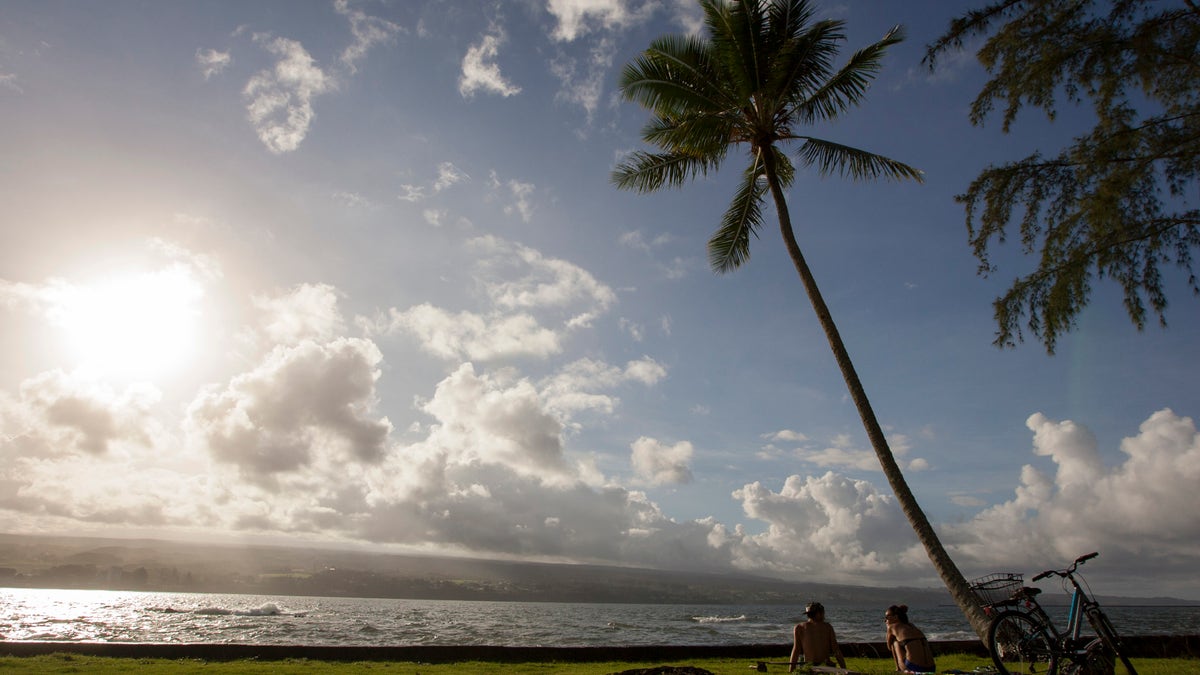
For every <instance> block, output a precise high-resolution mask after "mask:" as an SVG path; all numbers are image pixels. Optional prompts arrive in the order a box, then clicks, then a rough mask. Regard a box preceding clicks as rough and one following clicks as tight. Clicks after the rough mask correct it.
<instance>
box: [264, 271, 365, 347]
mask: <svg viewBox="0 0 1200 675" xmlns="http://www.w3.org/2000/svg"><path fill="white" fill-rule="evenodd" d="M251 302H252V303H253V304H254V306H255V307H256V308H257V309H258V310H259V311H260V312H262V315H263V321H262V323H261V324H260V326H261V329H260V330H261V332H262V334H263V336H264V337H265V338H266V339H267V340H269V341H270V342H271V343H272V344H288V345H291V344H297V343H299V342H301V341H304V340H316V341H318V342H323V341H327V340H331V339H333V338H334V337H336V336H338V335H341V334H343V333H344V332H345V329H346V326H345V322H344V321H343V319H342V315H341V312H340V311H339V310H338V306H337V303H338V293H337V289H335V288H334V287H332V286H330V285H328V284H300V285H299V286H296V287H295V288H293V289H291V290H290V291H288V292H287V293H284V294H281V295H278V296H265V295H257V296H253V297H252V298H251Z"/></svg>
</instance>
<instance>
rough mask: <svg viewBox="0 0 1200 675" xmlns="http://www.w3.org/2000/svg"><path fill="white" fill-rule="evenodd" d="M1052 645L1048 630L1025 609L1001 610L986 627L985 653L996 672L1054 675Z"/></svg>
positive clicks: (1055, 663)
mask: <svg viewBox="0 0 1200 675" xmlns="http://www.w3.org/2000/svg"><path fill="white" fill-rule="evenodd" d="M1054 644H1055V640H1054V636H1053V634H1052V633H1051V631H1050V630H1049V629H1048V628H1047V627H1046V626H1045V625H1043V624H1041V623H1039V622H1038V621H1036V620H1034V619H1033V617H1031V616H1029V615H1028V614H1026V613H1025V612H1020V611H1017V610H1008V611H1005V612H1001V613H1000V614H999V615H997V616H996V618H995V619H993V620H992V625H991V626H989V627H988V653H989V654H991V655H992V662H993V663H995V664H996V669H997V670H999V671H1000V675H1055V673H1056V672H1057V669H1058V654H1057V653H1056V652H1055V647H1054Z"/></svg>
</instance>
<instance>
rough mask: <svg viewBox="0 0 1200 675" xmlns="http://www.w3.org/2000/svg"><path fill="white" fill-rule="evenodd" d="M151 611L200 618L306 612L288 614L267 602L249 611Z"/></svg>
mask: <svg viewBox="0 0 1200 675" xmlns="http://www.w3.org/2000/svg"><path fill="white" fill-rule="evenodd" d="M151 611H155V612H162V613H164V614H197V615H200V616H304V615H305V614H307V612H293V613H288V612H284V611H283V610H281V609H279V606H278V605H276V604H275V603H273V602H267V603H263V604H261V605H259V606H258V607H251V608H250V609H229V608H227V607H215V606H213V607H199V608H197V609H176V608H174V607H153V608H151Z"/></svg>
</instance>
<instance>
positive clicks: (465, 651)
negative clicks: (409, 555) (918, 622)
mask: <svg viewBox="0 0 1200 675" xmlns="http://www.w3.org/2000/svg"><path fill="white" fill-rule="evenodd" d="M1124 642H1125V646H1126V647H1127V649H1128V650H1129V655H1130V656H1132V657H1136V658H1197V657H1200V635H1150V636H1134V637H1128V638H1124ZM930 645H931V646H932V647H933V650H934V653H935V654H973V655H977V656H987V650H986V649H985V648H984V646H983V644H982V643H981V642H980V641H978V640H955V641H933V642H931V643H930ZM841 648H842V652H843V653H844V654H845V655H846V656H847V657H866V658H886V657H887V653H888V652H887V647H886V646H885V644H884V643H883V642H852V643H845V644H842V645H841ZM56 653H69V654H80V655H87V656H104V657H113V658H157V659H200V660H204V661H237V660H244V659H256V660H261V661H280V660H285V659H308V660H313V661H399V662H420V663H455V662H462V661H491V662H509V663H514V662H556V661H560V662H571V663H584V662H596V661H631V662H640V661H651V660H658V659H682V658H751V659H754V658H776V657H780V658H787V657H788V656H789V655H790V654H791V645H790V644H778V643H776V644H748V645H661V646H643V645H639V646H612V647H608V646H604V647H501V646H488V645H412V646H396V647H379V646H346V645H281V644H261V645H260V644H243V643H236V644H234V643H158V642H154V643H152V642H50V641H44V642H43V641H23V642H16V641H12V642H10V641H4V640H0V656H43V655H47V654H56Z"/></svg>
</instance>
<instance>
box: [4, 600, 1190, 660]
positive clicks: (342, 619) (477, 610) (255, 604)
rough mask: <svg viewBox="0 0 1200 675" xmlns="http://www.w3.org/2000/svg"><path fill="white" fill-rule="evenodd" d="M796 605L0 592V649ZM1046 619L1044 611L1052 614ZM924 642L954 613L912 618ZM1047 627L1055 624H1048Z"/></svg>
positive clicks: (349, 636)
mask: <svg viewBox="0 0 1200 675" xmlns="http://www.w3.org/2000/svg"><path fill="white" fill-rule="evenodd" d="M802 611H803V607H802V606H800V605H770V606H767V605H744V606H742V605H629V604H566V603H530V602H470V601H438V600H396V599H378V598H318V597H304V596H257V595H222V594H202V593H138V592H130V591H78V590H44V589H0V639H4V640H35V641H58V640H61V641H95V642H164V643H169V642H202V643H256V644H304V645H362V646H373V645H392V646H397V645H498V646H564V647H570V646H619V645H689V644H718V645H719V644H726V645H732V644H785V643H788V642H789V641H790V640H791V627H792V625H793V624H794V623H795V622H796V621H798V620H800V618H801V613H802ZM882 611H883V610H882V609H881V608H836V607H832V606H831V607H830V608H829V620H830V621H831V623H833V625H834V626H835V628H836V629H837V631H838V637H839V639H840V640H841V641H842V642H875V641H880V640H882V638H883V623H882ZM1052 615H1053V610H1052ZM1110 615H1111V616H1112V619H1113V622H1114V623H1115V624H1116V626H1117V628H1118V630H1120V631H1122V632H1123V633H1125V634H1127V635H1154V634H1158V635H1164V634H1187V635H1195V634H1200V607H1170V608H1145V607H1137V608H1132V607H1113V608H1110ZM912 618H913V621H914V622H916V623H917V624H918V625H919V626H921V628H922V629H923V630H924V631H925V632H926V634H928V635H929V637H930V638H931V639H934V640H962V639H971V638H972V635H971V633H970V631H969V629H968V628H967V625H966V623H965V621H964V620H963V618H962V616H961V615H960V614H959V613H958V610H957V609H956V608H954V607H948V606H939V607H926V608H914V609H913V611H912ZM1055 618H1057V616H1056V617H1055Z"/></svg>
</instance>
